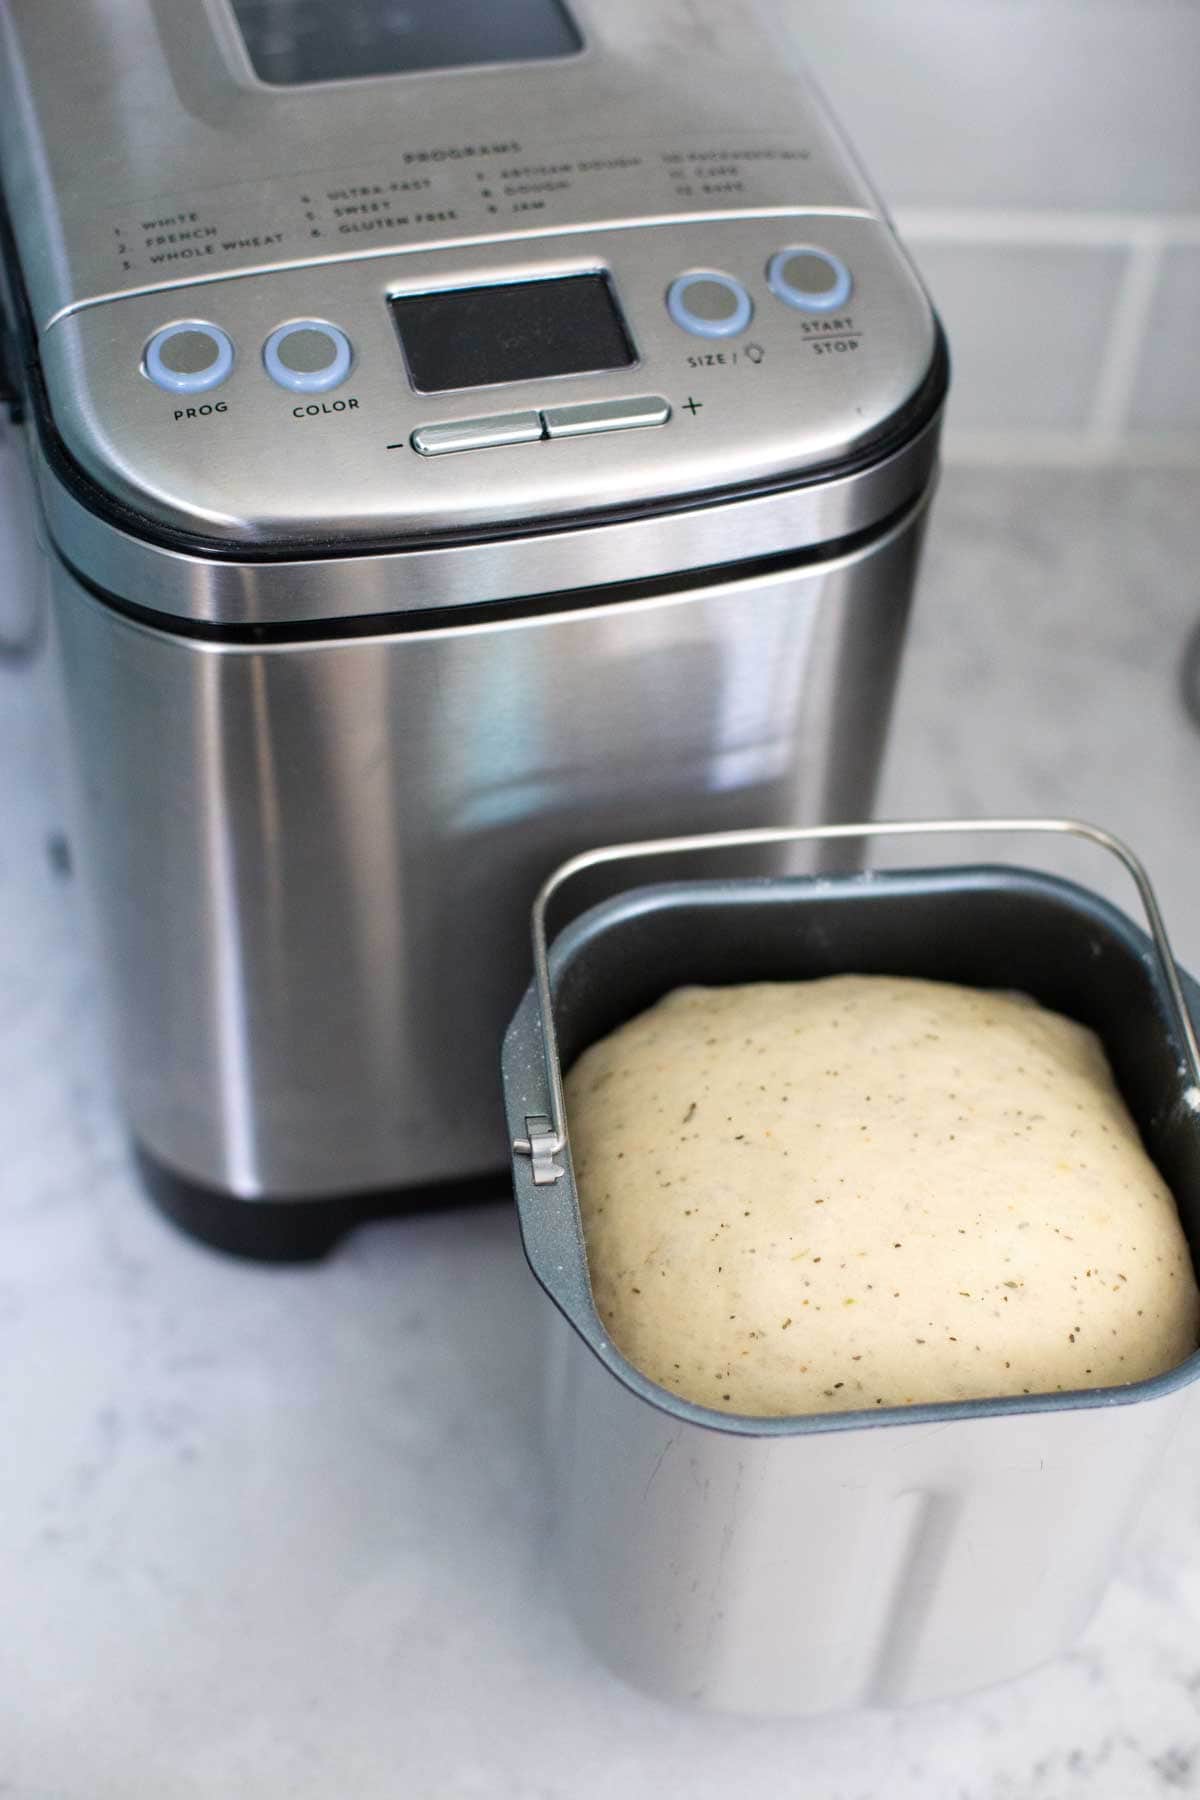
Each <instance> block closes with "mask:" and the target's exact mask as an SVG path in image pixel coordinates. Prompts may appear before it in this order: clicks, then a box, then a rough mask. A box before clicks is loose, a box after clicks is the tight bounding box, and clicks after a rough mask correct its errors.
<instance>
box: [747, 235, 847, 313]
mask: <svg viewBox="0 0 1200 1800" xmlns="http://www.w3.org/2000/svg"><path fill="white" fill-rule="evenodd" d="M767 286H768V287H769V288H770V290H771V292H772V293H773V294H774V295H775V296H776V297H777V298H778V299H780V300H782V301H783V302H784V304H785V305H786V306H794V307H795V308H796V309H797V311H799V312H813V313H822V312H836V311H837V309H838V307H839V306H844V305H845V304H846V302H847V300H848V299H849V298H850V289H851V287H852V286H853V282H852V281H851V279H850V271H849V269H848V268H847V267H846V265H845V263H844V262H843V261H842V259H841V257H840V256H834V255H833V254H832V253H831V252H830V251H828V250H818V249H817V247H816V245H815V244H795V245H793V246H792V248H791V249H790V250H777V251H776V253H775V255H774V256H773V257H772V258H771V260H770V262H769V263H768V264H767Z"/></svg>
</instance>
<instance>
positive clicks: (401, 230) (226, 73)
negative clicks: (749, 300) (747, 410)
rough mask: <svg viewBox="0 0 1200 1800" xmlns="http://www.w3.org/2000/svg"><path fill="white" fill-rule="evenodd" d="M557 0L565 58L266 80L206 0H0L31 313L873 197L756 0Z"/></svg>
mask: <svg viewBox="0 0 1200 1800" xmlns="http://www.w3.org/2000/svg"><path fill="white" fill-rule="evenodd" d="M570 10H571V13H572V15H573V17H574V19H575V21H576V24H577V25H578V27H579V29H580V31H581V33H582V35H583V38H584V50H583V52H582V54H581V55H579V56H575V57H566V58H563V59H560V60H554V61H550V62H539V63H531V64H524V65H521V64H513V65H509V66H493V67H481V68H473V69H461V70H454V71H447V72H442V73H436V74H415V75H400V76H392V77H382V78H376V79H373V80H367V81H348V82H346V81H341V82H331V83H316V84H312V85H309V86H305V87H297V88H279V87H271V86H268V85H266V84H264V83H263V82H261V81H259V80H258V79H257V78H256V77H255V75H254V72H253V69H252V67H251V65H250V62H249V59H248V57H247V56H246V52H245V47H244V45H243V43H242V40H241V37H240V34H239V32H238V30H237V27H236V25H235V24H234V20H233V15H232V11H231V9H230V8H229V7H228V6H227V5H226V4H225V0H4V4H3V5H2V6H0V160H2V161H3V164H4V168H5V186H6V189H7V193H8V199H9V204H10V207H11V209H12V212H13V216H14V220H15V225H16V231H17V235H18V240H19V244H20V250H21V260H22V263H23V266H24V268H25V271H26V278H27V282H28V286H29V291H30V297H31V301H32V305H33V310H34V316H35V318H36V320H37V322H38V325H39V327H44V326H45V325H46V324H48V323H49V321H50V320H51V319H52V318H53V317H55V316H56V315H57V314H58V313H60V312H61V311H62V310H63V309H65V308H71V307H75V306H79V305H82V304H87V303H89V302H91V301H94V300H96V299H102V298H105V297H111V296H113V295H119V294H127V293H136V292H145V291H147V290H149V289H153V288H161V287H164V286H170V285H173V284H179V283H185V284H186V283H190V282H193V281H196V280H197V279H200V280H204V279H207V278H210V277H213V276H218V277H223V276H226V275H230V274H239V273H244V272H247V271H256V270H261V269H265V268H282V267H288V266H295V265H297V264H299V263H306V264H311V265H314V266H315V265H318V264H320V263H322V262H329V261H334V260H338V259H341V258H344V257H347V256H356V255H362V254H364V253H366V254H368V255H370V254H374V253H376V252H380V251H381V252H382V253H383V254H385V255H392V254H394V253H395V252H396V251H406V250H409V249H415V248H419V247H421V246H428V245H431V244H437V243H447V242H450V241H454V240H457V241H463V242H470V241H475V242H482V241H485V240H488V239H494V238H496V237H498V236H503V235H510V234H519V233H520V232H522V231H523V230H528V229H529V228H530V227H531V226H532V227H533V228H534V229H535V230H536V231H537V232H538V233H539V234H540V233H544V232H545V231H547V230H556V229H558V228H560V227H563V226H566V227H574V226H577V225H579V224H580V223H586V224H597V223H605V222H611V221H619V220H629V219H645V218H660V217H689V216H691V217H697V216H705V215H709V214H712V213H714V212H719V211H722V210H723V211H734V212H745V211H754V210H757V209H760V208H762V207H771V206H781V207H789V208H799V209H801V210H807V209H809V208H811V207H821V206H829V207H839V208H845V207H850V208H861V209H866V210H868V211H875V210H876V202H875V200H874V196H873V195H872V194H871V192H870V190H869V188H868V187H867V184H866V182H865V180H864V178H863V176H862V174H861V172H860V171H859V169H858V168H857V166H856V165H855V164H854V162H853V161H852V160H851V158H850V157H849V156H848V154H847V153H846V150H845V147H844V145H843V143H842V142H841V140H840V138H839V136H838V134H837V131H836V128H835V127H834V126H833V124H832V123H831V121H830V119H829V118H828V116H827V113H826V110H825V108H824V105H823V103H822V101H821V99H820V97H819V95H818V94H817V93H816V92H815V91H814V90H813V88H812V87H811V85H810V84H809V83H808V82H807V80H806V78H805V76H804V73H803V71H802V70H801V69H800V67H799V65H798V58H797V52H796V48H795V37H794V34H789V33H788V32H787V30H786V29H785V28H784V27H783V26H782V25H781V23H780V22H779V21H778V19H777V18H775V17H773V16H772V15H773V10H774V9H772V8H771V7H769V6H760V5H758V4H756V3H755V0H720V4H716V3H715V0H703V3H701V0H571V6H570ZM201 316H206V315H204V313H203V309H201ZM329 316H330V317H332V318H336V316H337V315H336V314H335V313H331V314H329ZM276 322H278V321H276Z"/></svg>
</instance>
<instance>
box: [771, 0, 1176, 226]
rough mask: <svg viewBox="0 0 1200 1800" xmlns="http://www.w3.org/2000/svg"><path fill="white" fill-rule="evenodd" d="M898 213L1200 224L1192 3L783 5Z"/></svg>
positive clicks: (1034, 0)
mask: <svg viewBox="0 0 1200 1800" xmlns="http://www.w3.org/2000/svg"><path fill="white" fill-rule="evenodd" d="M772 4H773V5H774V7H776V8H777V9H779V11H780V12H781V13H782V15H783V17H784V18H785V19H786V21H787V25H788V28H789V29H790V30H791V31H793V32H794V34H795V37H796V39H797V41H798V43H799V44H800V46H801V48H802V50H803V52H804V54H805V56H806V57H807V59H808V61H809V63H810V65H811V67H812V68H813V70H814V72H815V73H816V75H817V78H818V80H819V81H820V82H821V84H822V86H823V87H824V88H825V90H826V92H827V93H828V95H829V98H830V100H831V101H832V102H833V105H834V107H835V108H836V110H837V112H838V114H839V116H840V118H841V119H842V122H843V123H844V125H845V126H846V128H847V130H848V131H849V133H850V135H851V137H852V138H853V139H854V141H855V143H856V144H857V145H858V147H859V149H860V151H861V152H862V155H863V157H864V159H865V161H866V164H867V167H868V169H870V170H871V171H872V173H873V174H874V177H875V179H876V180H877V181H878V182H879V184H880V185H881V187H882V188H883V190H884V193H885V195H886V196H887V198H888V200H889V201H891V202H893V203H895V204H897V205H899V204H914V203H916V204H921V205H935V206H986V207H997V206H1005V207H1052V208H1076V207H1081V208H1088V209H1103V210H1107V211H1112V210H1117V209H1119V210H1141V211H1147V212H1193V211H1196V210H1200V102H1198V95H1200V6H1196V5H1195V4H1189V3H1188V0H915V3H914V4H910V5H907V6H900V5H897V4H896V0H772Z"/></svg>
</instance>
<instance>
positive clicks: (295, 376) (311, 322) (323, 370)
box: [263, 319, 353, 394]
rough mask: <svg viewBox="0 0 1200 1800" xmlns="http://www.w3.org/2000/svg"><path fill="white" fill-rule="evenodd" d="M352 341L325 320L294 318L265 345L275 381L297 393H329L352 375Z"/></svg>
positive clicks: (281, 326)
mask: <svg viewBox="0 0 1200 1800" xmlns="http://www.w3.org/2000/svg"><path fill="white" fill-rule="evenodd" d="M352 361H353V352H352V351H351V349H350V339H349V338H348V337H347V336H346V334H345V332H344V331H339V330H338V328H337V326H336V325H327V324H326V323H325V321H324V319H293V320H292V321H291V322H290V323H289V324H287V325H280V326H279V328H278V330H276V331H273V332H272V333H271V335H270V337H269V338H268V339H267V341H266V343H265V344H264V345H263V362H264V363H265V364H266V366H267V374H268V375H269V376H270V377H271V380H272V381H274V382H276V383H278V385H279V386H280V387H282V388H289V389H290V390H291V392H292V393H293V394H327V393H328V392H329V390H330V388H335V387H338V386H340V385H341V383H342V382H343V381H345V379H346V377H347V375H348V374H349V373H350V364H351V362H352Z"/></svg>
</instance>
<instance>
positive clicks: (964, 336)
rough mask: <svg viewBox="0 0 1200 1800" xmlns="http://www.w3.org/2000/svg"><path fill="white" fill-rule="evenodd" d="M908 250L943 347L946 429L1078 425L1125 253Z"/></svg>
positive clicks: (950, 247) (1088, 401) (1085, 415)
mask: <svg viewBox="0 0 1200 1800" xmlns="http://www.w3.org/2000/svg"><path fill="white" fill-rule="evenodd" d="M909 249H910V250H911V251H912V253H913V255H914V257H915V259H916V262H917V265H918V267H919V268H920V270H921V274H922V276H923V277H924V280H925V283H926V286H927V287H928V288H929V291H930V293H931V294H932V296H933V301H934V305H935V306H936V307H937V309H938V311H939V313H940V314H941V317H942V322H943V324H944V325H945V327H946V333H947V336H948V338H949V340H950V346H951V354H952V357H953V368H954V380H953V387H952V389H951V401H950V409H949V415H948V424H949V425H950V426H951V427H952V428H955V429H958V428H963V429H966V430H978V429H979V428H981V427H984V426H987V427H991V426H995V427H997V428H999V429H1005V430H1012V429H1014V428H1018V427H1022V426H1029V427H1032V428H1033V429H1035V430H1044V429H1047V428H1051V429H1063V428H1079V429H1083V428H1085V427H1086V426H1087V425H1088V423H1089V420H1090V417H1091V412H1092V407H1093V402H1094V396H1095V388H1096V373H1097V370H1098V369H1099V368H1100V366H1101V364H1102V362H1103V359H1104V355H1105V351H1106V349H1107V345H1108V339H1109V335H1110V332H1111V329H1112V324H1113V318H1114V315H1115V310H1116V305H1117V298H1118V294H1119V292H1120V286H1121V281H1122V277H1123V275H1124V272H1125V266H1126V262H1127V258H1128V252H1126V251H1124V250H1120V249H1095V248H1082V249H1055V248H1054V247H1052V246H1046V245H1040V244H1036V245H1029V246H1026V247H1024V248H1023V249H1022V250H1021V251H1020V252H1019V253H1016V252H1014V250H1013V249H1011V248H1008V247H1005V246H1002V245H994V244H971V243H963V244H946V243H936V244H922V243H920V242H919V241H917V242H912V241H910V242H909Z"/></svg>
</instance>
